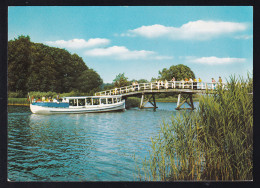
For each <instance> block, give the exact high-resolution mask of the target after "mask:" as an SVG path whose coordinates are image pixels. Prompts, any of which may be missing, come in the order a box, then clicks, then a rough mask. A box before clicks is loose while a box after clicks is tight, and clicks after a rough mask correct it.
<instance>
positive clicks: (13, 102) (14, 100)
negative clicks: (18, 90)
mask: <svg viewBox="0 0 260 188" xmlns="http://www.w3.org/2000/svg"><path fill="white" fill-rule="evenodd" d="M29 104H30V102H29V101H27V98H8V105H29Z"/></svg>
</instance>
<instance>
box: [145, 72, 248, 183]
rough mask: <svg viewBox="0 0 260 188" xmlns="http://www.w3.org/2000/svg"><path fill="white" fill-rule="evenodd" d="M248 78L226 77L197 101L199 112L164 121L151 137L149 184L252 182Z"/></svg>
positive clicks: (182, 114) (185, 113)
mask: <svg viewBox="0 0 260 188" xmlns="http://www.w3.org/2000/svg"><path fill="white" fill-rule="evenodd" d="M252 89H253V88H252V79H250V78H249V79H248V80H243V79H241V78H240V80H238V79H235V78H234V77H233V78H231V81H230V82H229V83H228V89H227V90H224V89H222V87H218V88H217V90H216V92H215V93H214V94H213V95H207V96H204V97H201V100H200V103H199V109H198V111H194V112H183V113H181V114H180V115H179V116H177V117H172V123H171V124H166V123H163V125H162V126H161V132H160V134H159V136H158V137H157V138H155V139H152V152H151V155H150V160H149V164H150V171H149V170H147V171H146V173H147V174H148V177H149V178H151V179H153V180H166V181H167V180H170V181H173V180H252V178H253V174H252V173H253V96H252V94H250V93H251V92H252Z"/></svg>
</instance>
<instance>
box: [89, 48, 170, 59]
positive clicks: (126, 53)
mask: <svg viewBox="0 0 260 188" xmlns="http://www.w3.org/2000/svg"><path fill="white" fill-rule="evenodd" d="M85 55H86V56H94V57H112V58H115V59H120V60H129V59H143V60H145V59H156V60H165V59H172V58H173V57H171V56H158V55H157V54H156V53H155V52H153V51H146V50H140V51H138V50H134V51H130V50H129V49H127V48H126V47H125V46H112V47H109V48H96V49H92V50H87V51H86V52H85Z"/></svg>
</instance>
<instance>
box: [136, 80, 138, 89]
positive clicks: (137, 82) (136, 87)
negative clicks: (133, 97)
mask: <svg viewBox="0 0 260 188" xmlns="http://www.w3.org/2000/svg"><path fill="white" fill-rule="evenodd" d="M135 91H138V82H137V81H136V82H135Z"/></svg>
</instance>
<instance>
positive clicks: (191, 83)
mask: <svg viewBox="0 0 260 188" xmlns="http://www.w3.org/2000/svg"><path fill="white" fill-rule="evenodd" d="M189 85H190V86H189V88H190V89H192V87H193V80H192V78H190V80H189Z"/></svg>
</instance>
